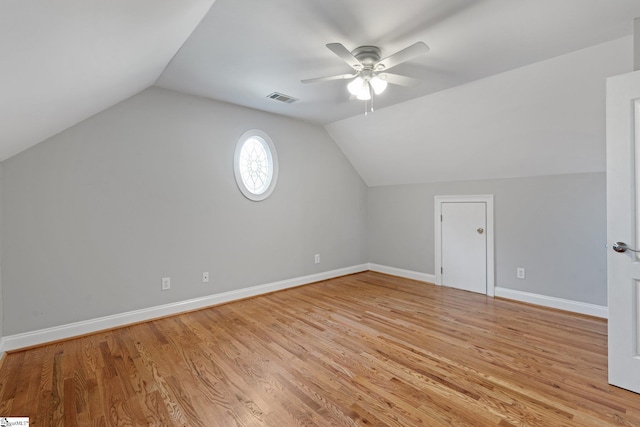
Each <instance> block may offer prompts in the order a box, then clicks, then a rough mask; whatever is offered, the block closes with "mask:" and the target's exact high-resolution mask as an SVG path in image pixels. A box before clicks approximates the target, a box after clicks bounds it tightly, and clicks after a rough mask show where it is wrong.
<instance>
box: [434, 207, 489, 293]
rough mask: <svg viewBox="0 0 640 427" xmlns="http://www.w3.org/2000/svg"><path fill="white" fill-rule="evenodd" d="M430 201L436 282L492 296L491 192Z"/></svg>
mask: <svg viewBox="0 0 640 427" xmlns="http://www.w3.org/2000/svg"><path fill="white" fill-rule="evenodd" d="M434 201H435V203H434V206H435V212H434V219H435V224H434V230H435V270H436V271H435V273H436V274H435V276H436V284H437V285H445V286H453V287H456V288H459V289H465V290H470V291H474V292H480V293H483V294H486V295H489V296H494V292H495V291H494V288H495V279H494V249H493V246H494V243H493V241H494V235H493V195H477V196H476V195H474V196H435V198H434ZM441 218H443V219H444V221H441ZM478 229H482V230H481V232H478ZM443 271H444V274H443Z"/></svg>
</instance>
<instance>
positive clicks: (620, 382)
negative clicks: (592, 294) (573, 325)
mask: <svg viewBox="0 0 640 427" xmlns="http://www.w3.org/2000/svg"><path fill="white" fill-rule="evenodd" d="M639 166H640V71H638V72H635V73H630V74H625V75H623V76H618V77H612V78H610V79H607V243H608V244H607V246H608V250H607V289H608V300H609V301H608V305H609V322H608V329H609V333H608V340H609V343H608V344H609V383H610V384H612V385H615V386H618V387H622V388H625V389H628V390H631V391H635V392H636V393H640V338H639V334H640V257H638V254H637V253H635V252H632V251H630V250H628V251H626V252H624V253H618V252H615V251H614V250H613V244H614V243H615V242H618V241H622V242H624V243H626V244H628V245H629V247H631V248H633V249H638V244H639V243H640V234H639V233H640V225H639V224H640V221H639V218H640V197H638V191H639V189H640V185H639V182H640V173H639V170H638V169H639Z"/></svg>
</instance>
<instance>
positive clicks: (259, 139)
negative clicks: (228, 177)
mask: <svg viewBox="0 0 640 427" xmlns="http://www.w3.org/2000/svg"><path fill="white" fill-rule="evenodd" d="M233 169H234V172H235V176H236V183H237V184H238V188H239V189H240V191H241V192H242V194H244V196H245V197H246V198H247V199H249V200H253V201H260V200H264V199H266V198H267V197H269V195H270V194H271V193H272V192H273V189H274V187H275V185H276V181H277V180H278V156H277V154H276V148H275V146H274V145H273V142H271V138H269V136H268V135H267V134H266V133H264V132H262V131H259V130H255V129H254V130H250V131H247V132H245V133H244V134H243V135H242V136H241V137H240V140H239V141H238V144H237V145H236V152H235V158H234V162H233Z"/></svg>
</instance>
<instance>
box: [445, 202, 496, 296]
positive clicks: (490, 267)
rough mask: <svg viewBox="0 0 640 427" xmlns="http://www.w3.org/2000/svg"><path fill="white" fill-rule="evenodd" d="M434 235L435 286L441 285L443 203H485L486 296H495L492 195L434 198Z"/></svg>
mask: <svg viewBox="0 0 640 427" xmlns="http://www.w3.org/2000/svg"><path fill="white" fill-rule="evenodd" d="M433 199H434V203H433V206H434V235H435V270H436V271H435V282H434V283H435V284H436V285H442V273H441V270H440V268H441V267H442V222H441V220H440V215H441V214H442V204H443V203H485V204H486V207H487V224H486V226H485V234H486V236H487V247H486V250H487V261H486V262H487V278H486V279H487V296H490V297H492V296H494V295H495V286H496V280H495V261H494V256H495V250H494V234H493V233H494V231H493V194H481V195H470V196H464V195H462V196H457V195H456V196H434V198H433Z"/></svg>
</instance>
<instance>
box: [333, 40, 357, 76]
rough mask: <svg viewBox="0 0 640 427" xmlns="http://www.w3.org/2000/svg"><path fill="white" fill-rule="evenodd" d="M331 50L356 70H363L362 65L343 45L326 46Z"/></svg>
mask: <svg viewBox="0 0 640 427" xmlns="http://www.w3.org/2000/svg"><path fill="white" fill-rule="evenodd" d="M326 46H327V47H328V48H329V50H330V51H331V52H333V53H335V54H336V55H338V56H339V57H340V59H342V60H343V61H344V62H346V63H347V64H349V66H350V67H351V68H353V69H354V70H361V69H362V64H361V63H360V61H358V59H357V58H356V57H355V56H353V55H352V54H351V52H349V51H348V50H347V48H346V47H344V46H343V45H342V44H341V43H329V44H328V45H326Z"/></svg>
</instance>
